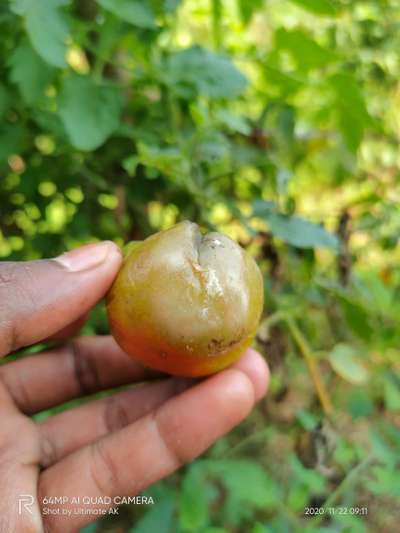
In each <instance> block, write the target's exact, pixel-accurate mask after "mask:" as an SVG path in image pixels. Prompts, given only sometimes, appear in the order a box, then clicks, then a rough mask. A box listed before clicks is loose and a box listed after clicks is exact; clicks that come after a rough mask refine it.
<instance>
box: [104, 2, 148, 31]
mask: <svg viewBox="0 0 400 533" xmlns="http://www.w3.org/2000/svg"><path fill="white" fill-rule="evenodd" d="M97 1H98V3H99V4H100V5H101V6H102V7H103V8H104V9H106V10H107V11H109V12H110V13H112V14H113V15H115V16H116V17H118V18H120V19H122V20H125V21H126V22H129V23H130V24H133V25H134V26H139V27H140V28H154V27H155V26H156V23H155V19H154V13H153V11H152V9H151V6H150V5H149V2H148V1H145V0H142V1H139V0H137V1H135V0H97Z"/></svg>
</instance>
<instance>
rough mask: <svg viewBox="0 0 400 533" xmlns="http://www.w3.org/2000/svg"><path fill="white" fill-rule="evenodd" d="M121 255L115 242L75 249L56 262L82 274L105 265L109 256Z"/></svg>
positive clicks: (56, 259) (58, 258) (57, 258)
mask: <svg viewBox="0 0 400 533" xmlns="http://www.w3.org/2000/svg"><path fill="white" fill-rule="evenodd" d="M119 253H120V252H119V251H118V248H117V247H116V245H115V244H114V243H113V242H111V241H104V242H99V243H94V244H86V245H85V246H81V247H80V248H75V249H74V250H71V251H70V252H66V253H64V254H62V255H60V256H59V257H56V258H55V259H54V261H57V263H60V264H61V265H62V266H63V267H64V268H66V269H68V270H70V271H71V272H80V271H82V270H90V269H92V268H96V267H98V266H99V265H101V264H102V263H104V261H105V260H106V258H107V257H108V256H111V255H112V254H119Z"/></svg>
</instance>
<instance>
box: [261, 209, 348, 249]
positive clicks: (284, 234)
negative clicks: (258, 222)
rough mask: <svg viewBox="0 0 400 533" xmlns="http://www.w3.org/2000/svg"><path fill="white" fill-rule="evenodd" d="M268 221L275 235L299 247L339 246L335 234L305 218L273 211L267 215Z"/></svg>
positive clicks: (334, 247) (335, 247)
mask: <svg viewBox="0 0 400 533" xmlns="http://www.w3.org/2000/svg"><path fill="white" fill-rule="evenodd" d="M267 222H268V225H269V228H270V230H271V233H272V234H273V235H275V237H279V238H280V239H282V240H284V241H285V242H287V243H289V244H291V245H292V246H296V247H297V248H318V247H321V248H333V249H337V248H338V246H339V243H338V239H337V237H336V236H335V235H333V234H332V233H329V232H328V231H326V230H325V229H324V228H322V227H321V226H317V225H316V224H313V223H312V222H309V221H308V220H305V219H304V218H300V217H297V216H293V217H288V216H286V215H281V214H279V213H271V214H269V215H268V217H267Z"/></svg>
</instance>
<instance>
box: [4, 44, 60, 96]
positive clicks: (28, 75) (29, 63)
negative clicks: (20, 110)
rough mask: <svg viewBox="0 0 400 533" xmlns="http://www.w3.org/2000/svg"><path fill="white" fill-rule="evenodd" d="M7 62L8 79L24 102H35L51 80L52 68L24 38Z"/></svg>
mask: <svg viewBox="0 0 400 533" xmlns="http://www.w3.org/2000/svg"><path fill="white" fill-rule="evenodd" d="M8 64H9V66H10V68H11V73H10V79H11V81H13V82H14V83H15V84H16V85H17V87H18V89H19V92H20V93H21V96H22V98H23V100H24V101H25V103H27V104H28V105H31V104H33V103H34V102H36V100H38V98H40V96H42V94H43V92H44V90H45V88H46V87H47V85H48V84H49V83H50V81H51V78H52V75H53V70H52V68H51V67H49V66H48V64H47V63H45V62H44V61H43V60H42V59H41V57H40V56H39V55H38V54H37V53H36V52H35V51H34V50H33V48H32V47H31V45H30V44H29V42H28V41H26V40H24V41H22V42H21V43H20V44H19V45H18V46H17V48H16V49H15V50H14V51H13V53H12V54H11V56H10V58H9V61H8Z"/></svg>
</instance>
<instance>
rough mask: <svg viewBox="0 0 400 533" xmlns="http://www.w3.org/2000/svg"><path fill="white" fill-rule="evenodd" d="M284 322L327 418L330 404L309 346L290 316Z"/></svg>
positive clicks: (330, 409)
mask: <svg viewBox="0 0 400 533" xmlns="http://www.w3.org/2000/svg"><path fill="white" fill-rule="evenodd" d="M285 322H286V324H287V325H288V328H289V330H290V333H291V334H292V337H293V339H294V340H295V342H296V344H297V346H298V348H299V350H300V352H301V354H302V356H303V358H304V360H305V362H306V364H307V367H308V370H309V372H310V375H311V379H312V380H313V382H314V385H315V389H316V391H317V394H318V398H319V401H320V402H321V406H322V409H323V410H324V413H325V414H326V415H327V416H329V415H331V414H332V412H333V408H332V403H331V400H330V398H329V395H328V392H327V390H326V389H325V385H324V382H323V381H322V378H321V374H320V371H319V369H318V365H317V362H316V359H315V358H314V356H313V353H312V350H311V348H310V345H309V344H308V342H307V340H306V338H305V337H304V335H303V334H302V332H301V331H300V329H299V327H298V326H297V324H296V322H295V321H294V319H293V318H292V317H290V316H286V317H285Z"/></svg>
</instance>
